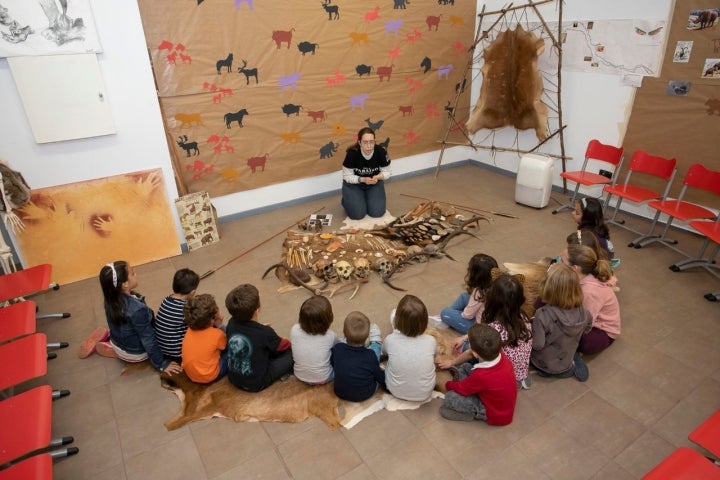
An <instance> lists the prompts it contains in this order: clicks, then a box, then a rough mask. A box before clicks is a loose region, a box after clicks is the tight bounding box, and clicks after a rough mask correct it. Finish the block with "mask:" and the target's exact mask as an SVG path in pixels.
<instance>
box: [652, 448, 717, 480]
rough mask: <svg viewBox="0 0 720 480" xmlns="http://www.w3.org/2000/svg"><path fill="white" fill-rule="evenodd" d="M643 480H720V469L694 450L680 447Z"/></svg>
mask: <svg viewBox="0 0 720 480" xmlns="http://www.w3.org/2000/svg"><path fill="white" fill-rule="evenodd" d="M642 478H643V480H699V479H702V480H718V479H720V467H718V466H716V465H715V464H714V463H713V462H711V461H710V460H708V459H707V458H705V457H703V456H702V455H701V454H700V453H698V452H696V451H695V450H693V449H692V448H688V447H679V448H678V449H677V450H675V451H674V452H673V453H671V454H670V456H668V457H667V458H666V459H665V460H663V461H662V462H660V463H659V464H658V465H657V466H656V467H655V468H653V469H652V470H650V471H649V472H648V473H647V474H646V475H645V476H644V477H642Z"/></svg>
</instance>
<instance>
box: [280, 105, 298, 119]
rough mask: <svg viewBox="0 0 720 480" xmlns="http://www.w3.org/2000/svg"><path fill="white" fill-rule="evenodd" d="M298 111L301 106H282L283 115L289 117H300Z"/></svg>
mask: <svg viewBox="0 0 720 480" xmlns="http://www.w3.org/2000/svg"><path fill="white" fill-rule="evenodd" d="M300 110H302V105H295V104H292V103H286V104H285V105H283V106H282V111H283V113H284V114H285V115H286V116H288V117H290V115H293V114H294V115H295V116H296V117H299V116H300Z"/></svg>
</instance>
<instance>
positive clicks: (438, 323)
mask: <svg viewBox="0 0 720 480" xmlns="http://www.w3.org/2000/svg"><path fill="white" fill-rule="evenodd" d="M448 327H449V325H448V324H447V323H445V322H443V321H442V319H441V318H440V315H431V316H429V317H428V328H435V329H437V330H443V329H446V328H448Z"/></svg>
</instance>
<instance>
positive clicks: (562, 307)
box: [530, 263, 592, 382]
mask: <svg viewBox="0 0 720 480" xmlns="http://www.w3.org/2000/svg"><path fill="white" fill-rule="evenodd" d="M540 299H541V300H542V301H543V303H544V304H543V306H542V307H540V308H539V309H537V310H536V311H535V317H534V318H533V322H532V335H533V344H532V353H531V354H530V363H532V364H533V366H534V367H535V368H536V369H537V371H538V375H540V376H541V377H556V378H568V377H572V376H573V375H574V376H575V378H577V379H578V380H579V381H581V382H584V381H586V380H587V379H588V376H589V372H588V368H587V365H585V362H583V360H582V359H581V358H580V355H579V354H577V353H576V350H577V347H578V342H580V337H581V336H582V334H583V333H588V332H589V331H590V329H591V328H592V317H590V314H589V313H588V311H587V310H585V308H584V307H583V303H582V302H583V294H582V289H581V288H580V281H579V279H578V276H577V274H576V273H575V272H574V271H573V269H572V268H570V267H569V266H567V265H565V264H563V263H560V264H557V265H553V266H552V267H550V270H549V271H548V274H547V277H545V279H543V280H542V281H541V282H540Z"/></svg>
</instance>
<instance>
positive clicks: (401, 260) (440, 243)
mask: <svg viewBox="0 0 720 480" xmlns="http://www.w3.org/2000/svg"><path fill="white" fill-rule="evenodd" d="M480 220H485V221H488V222H489V219H488V218H487V217H485V216H482V215H473V216H472V217H471V218H469V219H468V218H466V217H465V216H463V215H461V214H459V213H457V211H456V210H455V208H454V207H452V206H450V205H448V204H444V203H439V202H434V201H430V202H426V203H421V204H420V205H418V206H417V207H415V208H414V209H413V210H411V211H410V212H408V213H406V214H405V215H403V216H401V217H399V218H397V219H396V220H395V221H393V222H392V223H390V224H388V225H387V226H386V227H384V228H381V229H374V230H348V231H342V232H335V231H334V232H322V231H318V232H310V231H308V230H307V229H306V228H307V227H306V225H300V226H299V229H298V230H291V231H289V232H288V234H287V237H286V238H285V241H284V242H283V253H282V257H281V259H280V262H279V263H277V264H275V265H272V266H271V267H269V268H268V269H267V270H266V271H265V273H264V274H263V278H265V277H266V276H267V274H268V273H269V272H270V271H272V270H274V271H275V275H276V276H277V277H278V279H279V280H280V281H281V283H282V284H283V286H282V287H280V289H279V291H281V292H282V291H287V290H291V289H294V288H298V287H304V288H306V289H308V290H310V291H311V292H312V293H314V294H318V295H324V294H328V295H329V296H330V297H332V295H333V294H334V293H335V292H336V291H338V290H340V289H347V288H354V291H353V293H352V295H351V296H350V299H352V298H353V297H354V296H355V293H357V291H358V289H359V287H360V285H361V284H363V283H365V282H367V281H368V280H369V277H370V276H371V274H372V273H373V272H376V273H377V274H379V275H380V277H381V278H382V279H383V281H384V282H385V283H386V284H387V285H388V286H390V287H391V288H394V289H396V290H400V291H403V289H402V288H398V287H396V286H394V285H393V284H392V283H391V282H390V278H391V277H392V275H393V274H394V273H395V272H396V271H398V270H399V269H402V268H404V267H405V266H406V265H411V264H413V263H416V262H426V261H428V259H429V258H432V257H443V256H445V257H448V258H450V259H451V260H453V258H452V257H451V256H450V255H448V254H447V253H446V252H445V247H446V246H447V244H448V242H449V241H450V240H451V239H452V238H454V237H456V236H458V235H461V234H467V235H472V236H474V237H475V238H478V237H477V236H476V235H475V234H474V233H473V232H471V231H470V229H471V228H473V227H477V226H478V224H479V221H480ZM303 228H305V230H303Z"/></svg>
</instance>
